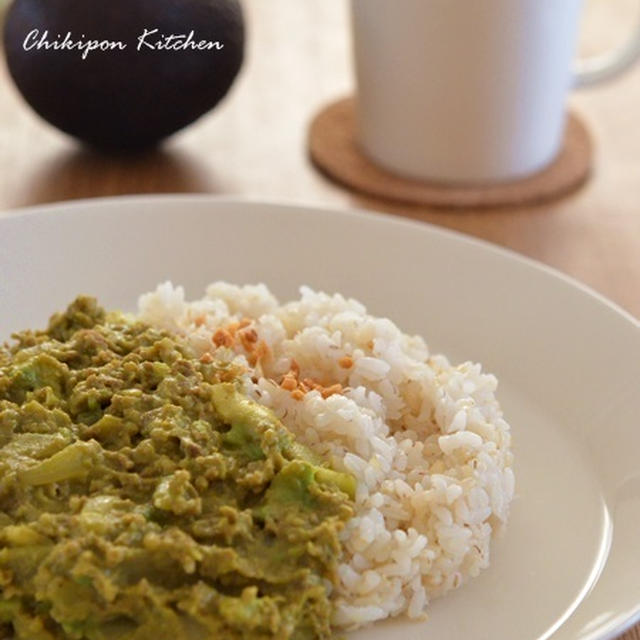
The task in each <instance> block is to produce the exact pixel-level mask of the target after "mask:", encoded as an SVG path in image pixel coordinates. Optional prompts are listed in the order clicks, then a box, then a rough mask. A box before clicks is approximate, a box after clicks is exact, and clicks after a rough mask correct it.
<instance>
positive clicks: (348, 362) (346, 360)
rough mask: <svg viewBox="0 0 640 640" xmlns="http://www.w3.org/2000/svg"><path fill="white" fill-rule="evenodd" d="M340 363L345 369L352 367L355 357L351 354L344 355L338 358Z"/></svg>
mask: <svg viewBox="0 0 640 640" xmlns="http://www.w3.org/2000/svg"><path fill="white" fill-rule="evenodd" d="M338 364H339V365H340V366H341V367H342V368H343V369H351V367H353V358H352V357H351V356H344V357H343V358H340V360H338Z"/></svg>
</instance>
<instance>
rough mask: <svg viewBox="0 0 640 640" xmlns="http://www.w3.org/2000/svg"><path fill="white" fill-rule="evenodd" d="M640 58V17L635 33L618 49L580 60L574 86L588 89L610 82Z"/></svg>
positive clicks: (574, 72) (576, 69) (576, 68)
mask: <svg viewBox="0 0 640 640" xmlns="http://www.w3.org/2000/svg"><path fill="white" fill-rule="evenodd" d="M638 58H640V15H639V16H638V17H637V19H636V23H635V27H634V29H633V33H632V34H631V35H630V36H629V39H628V40H627V42H626V43H625V44H623V45H622V46H621V47H619V48H618V49H616V50H614V51H611V52H609V53H604V54H602V55H598V56H592V57H590V58H585V59H584V60H578V61H577V63H576V66H575V68H574V71H573V86H574V88H575V87H587V86H589V85H593V84H597V83H599V82H603V81H605V80H609V79H611V78H614V77H615V76H617V75H619V74H620V73H622V72H624V71H626V70H627V69H629V68H630V67H631V66H632V65H633V64H634V63H635V62H637V60H638Z"/></svg>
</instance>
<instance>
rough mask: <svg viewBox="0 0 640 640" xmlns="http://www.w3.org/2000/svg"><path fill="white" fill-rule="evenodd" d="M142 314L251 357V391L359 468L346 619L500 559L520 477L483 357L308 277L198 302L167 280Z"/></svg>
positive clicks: (198, 340) (338, 595)
mask: <svg viewBox="0 0 640 640" xmlns="http://www.w3.org/2000/svg"><path fill="white" fill-rule="evenodd" d="M139 311H140V315H141V318H142V319H143V320H144V321H146V322H149V323H151V324H155V325H157V326H160V327H163V328H166V329H169V330H174V331H179V332H182V333H184V334H185V335H187V336H188V337H189V338H190V340H191V342H192V344H193V345H194V347H195V348H196V350H197V351H198V352H199V353H200V354H204V353H207V352H210V353H215V356H216V357H217V358H223V359H227V360H230V361H231V360H236V361H237V360H238V359H239V360H240V361H241V362H242V363H243V364H244V365H245V366H246V368H247V374H246V375H245V377H244V381H245V385H246V390H247V392H248V393H249V394H250V395H251V396H252V397H253V398H255V399H256V400H257V401H258V402H260V403H261V404H263V405H265V406H268V407H270V408H271V409H273V411H274V412H275V413H276V414H277V416H278V417H279V418H280V419H281V420H282V421H283V422H284V424H285V425H286V426H287V427H288V428H289V429H290V430H291V431H292V432H293V433H294V434H296V436H297V437H298V438H299V439H300V441H302V442H303V443H304V444H306V445H307V446H309V447H310V448H311V449H313V450H314V451H315V452H316V453H318V454H319V455H321V456H324V457H325V459H327V460H328V461H330V463H331V465H332V466H333V467H334V468H335V469H338V470H343V471H348V472H350V473H352V474H353V475H354V476H355V477H356V479H357V481H358V490H357V494H356V515H355V516H354V517H353V518H352V519H351V520H350V521H349V523H348V524H347V526H346V528H345V530H344V531H343V533H342V542H343V549H344V554H343V558H342V563H341V565H340V568H339V577H340V580H339V584H338V585H337V587H336V588H335V591H334V593H333V594H332V597H333V601H334V604H335V607H336V608H335V611H336V613H335V619H334V623H335V624H336V625H337V626H341V627H346V628H351V627H356V626H360V625H363V624H366V623H369V622H373V621H376V620H381V619H383V618H387V617H390V616H396V615H399V614H402V613H406V614H407V615H408V616H409V617H411V618H419V617H422V616H424V614H425V612H426V610H427V605H428V602H429V600H430V599H431V598H433V597H435V596H439V595H441V594H443V593H445V592H447V591H449V590H450V589H454V588H456V587H458V586H460V585H461V584H463V583H464V582H466V581H467V580H468V579H469V578H471V577H474V576H476V575H478V573H479V572H480V570H481V569H483V568H485V567H487V566H488V564H489V546H490V541H491V536H492V533H493V532H495V531H496V530H497V529H499V528H500V527H501V526H502V525H503V524H504V523H505V522H506V520H507V516H508V511H509V504H510V502H511V499H512V497H513V492H514V475H513V471H512V453H511V440H510V432H509V425H508V424H507V422H506V421H505V420H504V418H503V416H502V412H501V410H500V406H499V404H498V402H497V400H496V398H495V395H494V394H495V391H496V387H497V381H496V378H495V377H494V376H492V375H489V374H486V373H483V372H482V370H481V367H480V365H478V364H472V363H469V362H466V363H463V364H461V365H459V366H452V365H451V364H450V363H449V361H448V360H447V358H446V357H444V356H442V355H431V354H430V353H429V350H428V348H427V345H426V344H425V342H424V340H423V339H422V338H420V337H416V336H408V335H406V334H404V333H402V332H401V331H400V329H399V328H398V327H397V326H396V325H395V324H394V323H393V322H391V321H390V320H388V319H386V318H375V317H373V316H370V315H368V314H367V312H366V309H365V307H364V306H363V305H362V304H360V303H359V302H357V301H355V300H350V299H349V300H347V299H345V298H344V297H342V296H341V295H339V294H336V295H332V296H329V295H327V294H324V293H319V292H314V291H312V290H311V289H309V288H307V287H302V288H301V289H300V299H298V300H294V301H292V302H289V303H287V304H284V305H280V304H279V302H278V301H277V300H276V298H275V297H274V296H273V295H272V294H271V293H270V292H269V290H268V289H267V288H266V287H265V286H264V285H257V286H243V287H238V286H234V285H231V284H227V283H224V282H216V283H214V284H211V285H210V286H209V287H208V288H207V291H206V295H205V297H204V298H202V299H201V300H198V301H195V302H186V301H185V296H184V290H183V289H182V287H174V286H173V285H171V284H170V283H165V284H163V285H160V286H159V287H158V288H157V290H156V291H155V292H153V293H149V294H146V295H143V296H142V297H141V298H140V302H139Z"/></svg>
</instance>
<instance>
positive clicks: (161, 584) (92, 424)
mask: <svg viewBox="0 0 640 640" xmlns="http://www.w3.org/2000/svg"><path fill="white" fill-rule="evenodd" d="M496 384H497V382H496V380H495V378H494V377H493V376H491V375H488V374H484V373H482V371H481V368H480V366H479V365H475V364H471V363H465V364H462V365H460V366H457V367H454V366H452V365H450V364H449V362H448V361H447V359H446V358H445V357H444V356H439V355H437V356H434V355H432V354H430V353H429V351H428V349H427V347H426V345H425V343H424V341H423V340H422V339H421V338H419V337H411V336H407V335H405V334H403V333H402V332H401V331H400V330H399V329H398V328H397V327H396V326H395V325H394V324H393V323H392V322H391V321H389V320H387V319H381V318H375V317H373V316H370V315H368V314H367V313H366V310H365V309H364V307H363V306H362V305H360V304H359V303H358V302H356V301H354V300H346V299H345V298H343V297H342V296H340V295H334V296H328V295H326V294H322V293H316V292H314V291H311V290H310V289H307V288H302V289H301V297H300V299H298V300H295V301H292V302H290V303H287V304H285V305H280V304H279V303H278V301H277V300H276V299H275V298H274V297H273V296H272V295H271V293H270V292H269V291H268V289H267V288H266V287H264V285H258V286H245V287H236V286H234V285H230V284H226V283H214V284H212V285H210V286H209V288H208V289H207V292H206V295H205V297H204V298H202V299H201V300H198V301H195V302H187V301H186V300H185V297H184V292H183V290H182V289H181V288H180V287H173V286H172V285H171V284H169V283H166V284H164V285H161V286H159V287H158V289H157V290H156V291H155V292H152V293H149V294H146V295H144V296H142V297H141V299H140V301H139V310H138V313H137V314H136V315H123V314H121V313H117V312H112V313H107V312H105V311H104V310H103V309H101V308H100V307H99V306H98V304H97V303H96V301H95V300H93V299H92V298H88V297H79V298H78V299H76V300H75V301H74V302H73V303H72V304H71V305H70V306H69V307H68V309H67V311H66V312H64V313H60V314H56V315H54V316H53V317H52V319H51V321H50V323H49V327H48V329H47V330H45V331H24V332H21V333H19V334H17V335H16V336H14V341H13V342H12V343H11V344H10V345H7V346H5V347H4V348H0V588H1V594H0V638H5V637H6V638H13V637H15V638H17V639H19V640H22V639H25V640H26V639H27V638H28V639H29V640H67V639H69V640H83V639H86V640H128V639H130V640H147V639H151V638H169V637H171V638H175V639H176V640H191V639H195V638H198V639H199V640H206V639H207V638H210V639H211V640H218V639H219V640H236V639H237V640H249V639H256V640H271V639H273V640H316V639H318V640H322V639H329V638H331V637H332V633H333V632H335V631H336V630H338V631H339V630H345V629H346V630H348V629H353V628H356V627H359V626H362V625H366V624H370V623H372V622H375V621H377V620H381V619H384V618H388V617H393V616H398V615H403V614H404V615H407V616H409V617H410V618H414V619H422V618H424V617H425V614H426V613H427V611H428V603H429V601H430V600H431V599H432V598H433V597H436V596H439V595H441V594H443V593H445V592H447V591H449V590H450V589H453V588H456V587H458V586H460V585H461V584H463V583H464V582H466V581H467V580H468V579H469V578H471V577H473V576H476V575H477V574H478V573H479V572H480V570H482V569H483V568H485V567H486V566H488V563H489V546H490V541H491V537H492V534H493V533H494V532H495V531H497V530H499V529H500V528H501V527H502V526H503V525H504V524H505V523H506V520H507V516H508V510H509V504H510V502H511V499H512V497H513V491H514V476H513V472H512V453H511V445H510V434H509V426H508V424H507V423H506V422H505V420H504V419H503V417H502V413H501V411H500V407H499V405H498V403H497V401H496V399H495V395H494V392H495V389H496Z"/></svg>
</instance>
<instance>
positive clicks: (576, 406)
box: [0, 197, 640, 640]
mask: <svg viewBox="0 0 640 640" xmlns="http://www.w3.org/2000/svg"><path fill="white" fill-rule="evenodd" d="M168 278H170V279H172V280H173V281H174V282H175V283H182V284H184V285H186V288H187V292H188V294H189V295H190V296H200V294H201V293H202V291H203V287H204V285H205V284H206V283H208V282H209V281H211V280H215V279H225V280H231V281H234V282H238V283H244V282H257V281H264V282H266V283H267V284H268V285H269V286H270V287H271V288H272V289H273V290H274V291H275V292H276V293H277V294H279V295H280V296H282V297H283V298H286V297H287V296H292V295H294V293H295V291H296V289H297V286H298V285H299V284H301V283H307V284H310V285H311V286H313V287H316V288H319V289H324V290H327V291H341V292H343V293H345V294H347V295H350V296H355V297H357V298H359V299H360V300H362V301H363V302H365V303H366V304H367V305H368V307H369V309H370V311H371V312H373V313H375V314H379V315H386V316H390V317H391V318H392V319H393V320H395V321H396V322H397V323H399V324H400V326H402V327H403V328H404V329H405V330H406V331H410V332H417V333H420V334H422V335H424V336H425V337H426V338H427V340H428V341H429V344H430V346H431V348H432V350H434V351H443V352H445V353H447V354H449V355H450V356H451V357H452V358H453V359H454V360H461V359H471V360H477V361H480V362H482V363H483V364H484V365H485V368H486V369H488V370H490V371H492V372H494V373H496V374H497V376H498V378H499V379H500V388H499V394H498V397H499V399H500V400H501V402H502V405H503V408H504V410H505V412H506V414H507V418H508V420H509V422H510V423H511V424H512V426H513V434H514V442H515V453H516V466H515V471H516V482H517V497H516V499H515V501H514V504H513V512H512V517H511V521H510V524H509V527H508V529H507V532H506V535H505V536H504V537H503V538H502V539H500V540H498V541H496V542H495V544H494V546H493V559H492V563H491V567H490V568H489V569H488V570H487V571H486V572H485V573H483V574H482V575H481V576H480V577H479V578H478V579H476V580H475V581H473V582H472V583H470V584H469V585H468V586H466V587H464V588H462V589H460V590H459V591H457V592H455V593H453V594H451V595H450V596H447V597H446V598H443V599H441V600H437V601H435V602H433V604H432V607H431V617H430V620H429V621H428V622H426V623H409V622H407V621H392V622H390V623H386V624H381V625H376V626H374V627H373V628H372V629H368V630H365V631H360V632H357V633H354V634H351V635H349V638H350V640H352V639H353V640H356V639H357V640H364V639H365V638H366V640H382V639H384V640H417V639H418V638H420V639H431V638H433V639H434V640H436V639H437V640H441V639H442V638H446V639H447V640H463V639H464V640H479V639H487V640H488V639H491V640H515V639H516V638H517V639H518V640H534V639H543V638H544V639H546V638H549V637H551V636H552V637H553V638H554V639H557V640H561V639H562V640H564V639H566V640H569V639H570V640H577V639H580V640H587V639H589V640H592V639H595V638H610V637H613V636H614V635H615V634H617V633H619V632H621V631H622V630H623V629H624V628H625V627H626V626H628V625H630V624H631V623H632V622H633V621H636V620H638V618H639V613H640V606H639V605H640V544H638V532H640V471H639V468H640V465H639V460H638V459H639V454H640V429H639V428H638V427H639V426H640V425H639V418H638V416H640V327H639V325H638V323H637V321H635V320H634V319H632V318H631V317H630V316H628V315H626V314H625V313H623V312H622V311H620V310H619V309H616V308H615V307H614V306H613V305H611V304H609V303H608V302H607V301H605V300H603V299H602V298H600V297H599V296H597V295H595V294H594V293H593V292H590V291H588V290H587V289H586V288H584V287H582V286H580V285H578V284H577V283H575V282H573V281H571V280H569V279H567V278H565V277H563V276H561V275H559V274H557V273H555V272H553V271H551V270H549V269H546V268H544V267H542V266H540V265H537V264H535V263H533V262H531V261H529V260H525V259H523V258H520V257H518V256H516V255H515V254H512V253H509V252H506V251H503V250H499V249H497V248H494V247H491V246H489V245H487V244H484V243H481V242H478V241H475V240H472V239H469V238H466V237H464V236H461V235H458V234H454V233H450V232H446V231H442V230H439V229H436V228H433V227H430V226H427V225H418V224H414V223H410V222H406V221H402V220H398V219H392V218H389V217H385V216H380V215H376V214H372V213H341V212H336V211H325V210H319V209H313V208H308V207H293V206H283V205H277V204H260V203H250V202H244V201H228V200H221V199H216V198H210V197H159V198H148V197H146V198H128V199H114V200H99V201H98V200H97V201H85V202H77V203H74V204H62V205H57V206H53V207H42V208H38V209H33V210H31V211H28V212H26V214H25V213H18V214H13V215H9V216H8V217H2V218H0V309H1V310H2V312H1V314H0V337H2V338H6V337H8V334H9V333H10V331H12V330H15V329H19V328H24V327H33V326H41V325H43V323H45V321H46V319H47V316H48V314H49V313H50V312H52V311H53V310H55V309H59V308H61V307H63V306H64V305H65V304H66V303H67V302H68V301H70V300H71V299H72V298H73V297H75V295H76V294H78V293H80V292H86V293H92V294H95V295H97V296H98V297H99V298H100V300H101V302H102V303H103V304H105V305H106V306H108V307H120V308H126V309H133V308H134V305H135V302H136V298H137V296H138V294H139V293H141V292H143V291H146V290H148V289H151V288H153V287H155V285H156V284H157V283H158V282H160V281H163V280H165V279H168Z"/></svg>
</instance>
